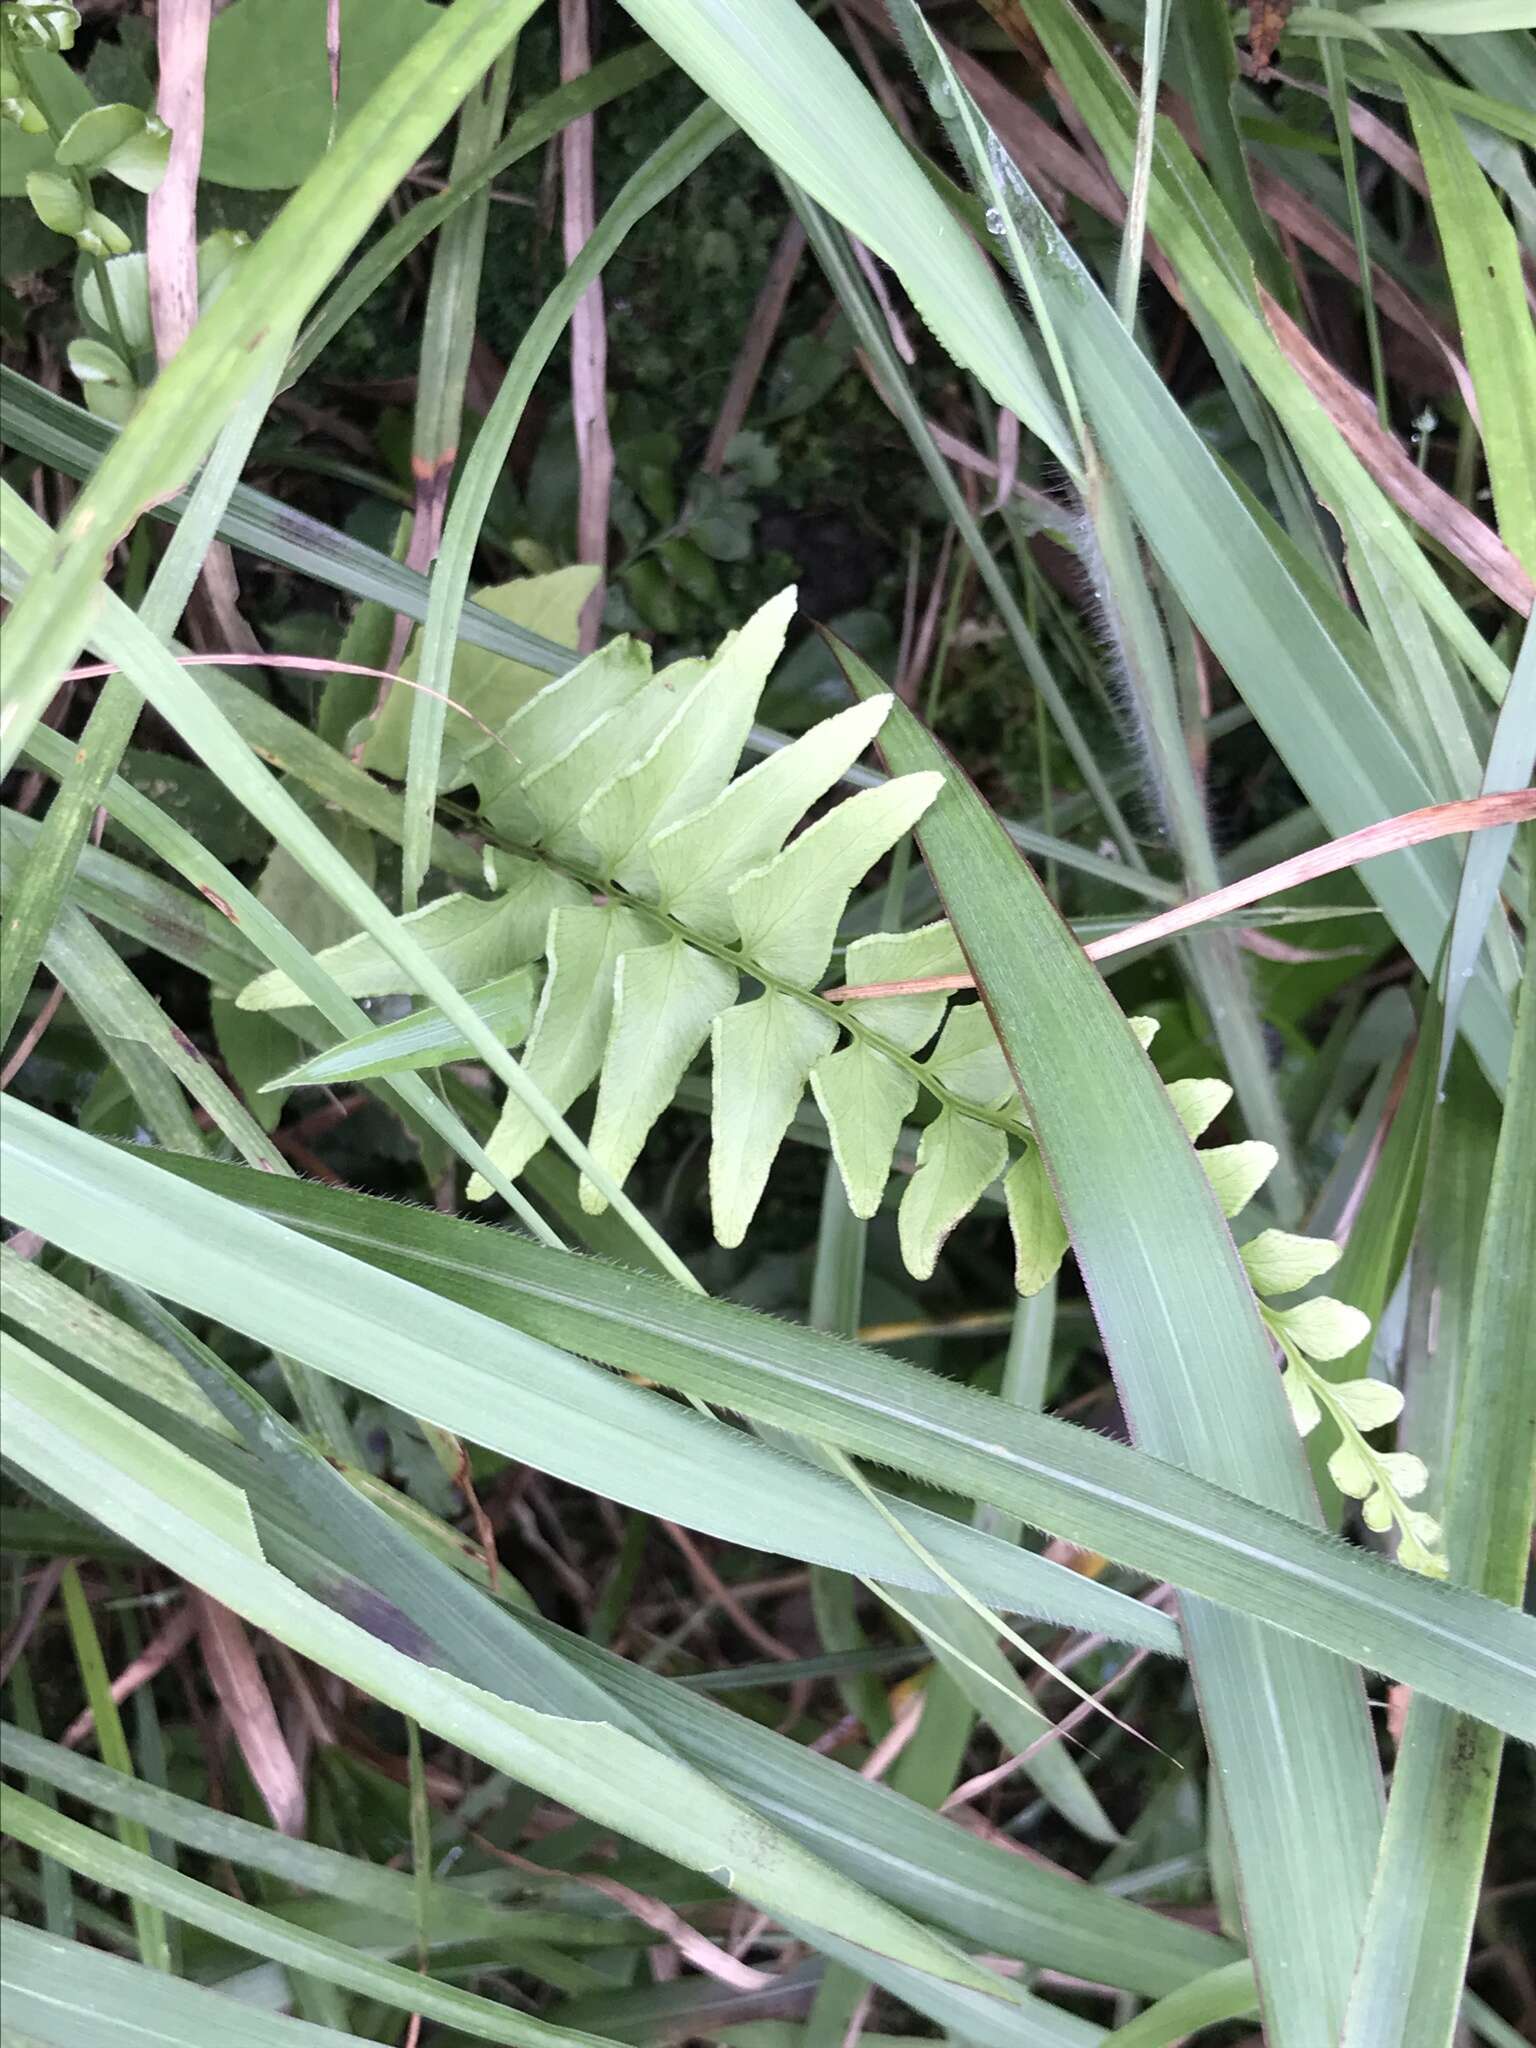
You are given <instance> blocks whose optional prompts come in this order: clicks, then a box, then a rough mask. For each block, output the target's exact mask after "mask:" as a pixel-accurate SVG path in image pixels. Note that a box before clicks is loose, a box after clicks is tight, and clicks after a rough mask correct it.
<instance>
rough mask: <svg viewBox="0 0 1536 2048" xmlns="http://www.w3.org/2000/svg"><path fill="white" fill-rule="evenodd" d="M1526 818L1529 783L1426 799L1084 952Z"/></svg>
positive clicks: (943, 981) (937, 978)
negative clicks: (1452, 798)
mask: <svg viewBox="0 0 1536 2048" xmlns="http://www.w3.org/2000/svg"><path fill="white" fill-rule="evenodd" d="M1533 818H1536V790H1530V789H1516V790H1510V791H1507V792H1504V793H1501V794H1495V795H1490V796H1473V797H1466V798H1464V799H1462V800H1461V801H1459V802H1457V803H1452V804H1429V805H1427V806H1426V807H1425V808H1424V809H1423V810H1421V811H1405V812H1404V813H1403V814H1402V816H1401V817H1397V818H1383V819H1382V821H1381V823H1380V824H1378V825H1366V826H1364V827H1363V828H1362V829H1361V830H1360V831H1359V832H1346V833H1345V835H1344V837H1343V838H1342V839H1330V840H1329V841H1328V843H1327V845H1326V846H1314V847H1312V848H1311V849H1310V850H1309V851H1308V852H1306V853H1298V854H1295V855H1293V856H1292V858H1291V859H1290V860H1282V861H1277V862H1276V863H1275V865H1274V866H1273V867H1268V868H1260V869H1259V871H1258V873H1257V874H1253V875H1245V876H1244V877H1243V879H1242V880H1241V881H1240V882H1230V883H1228V885H1227V887H1226V888H1224V889H1213V890H1212V891H1211V892H1210V894H1209V895H1208V896H1197V897H1195V898H1194V900H1193V901H1192V902H1189V903H1179V904H1175V906H1174V907H1173V909H1172V910H1165V911H1163V912H1162V913H1161V914H1160V915H1159V916H1157V917H1148V918H1143V919H1142V921H1141V922H1140V923H1139V924H1133V925H1127V927H1126V928H1125V930H1124V931H1119V932H1110V933H1109V934H1108V935H1107V936H1106V937H1105V938H1102V939H1094V940H1092V941H1091V942H1090V944H1089V945H1087V946H1085V947H1084V949H1083V950H1084V951H1085V952H1086V953H1087V955H1088V958H1089V959H1090V960H1110V959H1113V958H1114V956H1115V955H1116V954H1117V953H1131V952H1134V951H1135V950H1136V948H1137V947H1138V946H1150V945H1151V944H1152V943H1153V942H1154V941H1155V940H1158V939H1169V938H1173V937H1174V936H1175V935H1176V934H1177V933H1179V932H1187V931H1192V930H1194V928H1195V927H1196V926H1197V925H1202V924H1209V923H1210V921H1211V919H1212V918H1213V917H1225V916H1226V915H1227V914H1228V912H1229V911H1233V910H1246V909H1247V908H1248V906H1249V905H1250V904H1253V903H1260V902H1262V901H1263V899H1264V898H1265V897H1266V896H1278V895H1280V894H1282V893H1283V892H1284V891H1285V890H1287V889H1297V888H1300V886H1301V884H1302V883H1303V882H1314V881H1316V880H1317V879H1318V877H1319V876H1321V875H1334V874H1337V873H1338V872H1339V870H1340V869H1341V868H1352V867H1355V866H1358V864H1359V863H1360V862H1361V861H1365V860H1380V859H1381V858H1382V856H1383V855H1384V854H1389V853H1401V852H1402V851H1403V849H1404V847H1407V846H1421V845H1423V843H1424V842H1425V841H1426V840H1428V839H1444V838H1446V837H1447V836H1448V835H1449V834H1451V833H1453V832H1483V831H1486V830H1487V829H1488V827H1489V826H1490V825H1521V824H1527V823H1529V821H1530V820H1531V819H1533ZM975 986H976V983H975V980H974V979H973V977H972V976H971V975H969V974H937V975H933V976H931V977H929V978H928V979H926V980H921V981H877V982H867V983H861V984H859V985H858V986H856V987H850V988H833V989H827V990H826V991H825V994H826V997H827V1000H828V1001H829V1002H836V1003H846V1002H851V1001H853V1000H854V999H855V998H857V999H858V1000H859V1001H860V1002H862V1001H864V1000H865V999H866V998H868V997H872V996H909V995H921V994H923V993H925V992H927V991H929V990H935V989H944V988H955V989H958V988H974V987H975Z"/></svg>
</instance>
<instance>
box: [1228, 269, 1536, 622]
mask: <svg viewBox="0 0 1536 2048" xmlns="http://www.w3.org/2000/svg"><path fill="white" fill-rule="evenodd" d="M1261 296H1262V298H1263V304H1264V314H1265V317H1266V319H1267V320H1268V321H1269V325H1270V330H1271V332H1272V333H1273V335H1274V337H1275V339H1276V341H1278V342H1279V344H1280V346H1281V348H1282V349H1284V351H1285V353H1286V355H1287V356H1288V357H1289V359H1290V360H1291V362H1292V363H1293V364H1294V365H1295V367H1296V368H1297V369H1298V370H1299V371H1300V372H1301V374H1302V376H1303V377H1304V378H1305V379H1306V381H1307V385H1308V387H1309V388H1310V390H1311V392H1312V394H1313V396H1314V397H1315V398H1316V399H1317V400H1318V402H1319V404H1321V405H1322V406H1323V407H1324V409H1325V410H1326V411H1327V414H1328V417H1329V418H1330V419H1331V420H1332V421H1333V423H1334V425H1335V426H1336V427H1337V428H1338V430H1339V432H1340V433H1341V434H1342V435H1343V436H1344V439H1345V440H1346V441H1347V442H1348V443H1349V445H1350V447H1351V448H1352V449H1353V450H1354V452H1355V454H1356V455H1357V456H1358V457H1359V458H1360V461H1361V463H1362V465H1363V466H1364V468H1365V469H1366V470H1367V471H1368V472H1369V474H1370V475H1371V476H1372V477H1374V478H1375V480H1376V482H1377V483H1378V484H1380V486H1381V488H1382V489H1383V490H1384V491H1385V492H1386V494H1387V496H1388V497H1389V498H1390V499H1391V500H1392V502H1393V503H1394V504H1395V505H1397V506H1398V507H1399V509H1400V510H1402V511H1404V512H1406V513H1407V515H1408V517H1409V518H1410V519H1412V520H1413V521H1414V523H1415V524H1416V525H1418V526H1420V527H1422V528H1423V529H1424V531H1425V532H1426V533H1428V534H1431V535H1433V537H1434V538H1435V539H1436V540H1438V541H1439V542H1440V544H1441V546H1442V547H1443V548H1445V549H1446V550H1447V552H1448V553H1450V554H1452V555H1454V556H1455V557H1456V559H1457V561H1458V562H1460V563H1461V564H1462V566H1463V567H1464V568H1466V569H1468V570H1470V571H1471V573H1472V574H1473V575H1474V576H1475V577H1476V578H1477V580H1478V581H1479V583H1481V584H1483V585H1484V586H1485V588H1487V589H1488V590H1491V591H1492V592H1493V594H1494V596H1495V597H1498V598H1500V599H1502V600H1503V602H1504V603H1505V604H1507V605H1512V606H1513V607H1514V609H1515V610H1516V611H1517V612H1519V613H1521V614H1522V616H1524V617H1527V618H1528V617H1529V616H1530V611H1531V606H1532V603H1533V602H1536V584H1533V583H1532V581H1531V579H1530V577H1529V576H1528V575H1527V574H1526V572H1525V570H1524V569H1523V568H1522V567H1521V565H1520V563H1519V562H1518V561H1517V560H1516V558H1515V556H1514V555H1512V554H1511V553H1510V551H1509V549H1508V548H1507V547H1505V545H1504V543H1503V541H1501V540H1500V539H1499V537H1498V535H1497V534H1496V533H1495V532H1494V531H1493V529H1492V527H1490V526H1487V525H1485V524H1484V523H1483V521H1482V520H1481V519H1479V518H1478V517H1477V516H1476V514H1475V513H1472V512H1469V511H1468V510H1467V508H1466V506H1465V505H1463V504H1462V503H1461V502H1460V500H1459V499H1456V498H1453V497H1452V496H1451V494H1450V492H1449V491H1446V490H1442V489H1441V487H1440V485H1439V484H1437V483H1436V482H1435V481H1434V479H1433V478H1432V477H1428V476H1426V475H1425V474H1424V472H1423V471H1422V470H1421V469H1420V468H1419V466H1418V464H1417V463H1416V462H1415V461H1414V460H1413V459H1412V457H1411V456H1410V455H1409V454H1408V452H1407V450H1406V449H1404V448H1402V447H1400V446H1399V445H1398V443H1397V442H1396V441H1395V440H1394V439H1393V438H1392V436H1391V435H1390V434H1386V433H1383V432H1382V429H1381V426H1380V423H1379V422H1378V420H1377V418H1376V408H1375V406H1374V405H1373V404H1372V402H1371V400H1370V399H1369V398H1368V397H1367V396H1366V394H1365V393H1364V392H1363V391H1361V390H1358V389H1357V388H1356V386H1355V385H1353V384H1351V383H1350V381H1349V379H1348V378H1347V377H1345V376H1343V375H1342V374H1341V373H1340V372H1339V371H1338V370H1336V369H1335V368H1334V366H1333V364H1332V363H1330V362H1329V361H1328V358H1327V357H1326V356H1324V355H1323V354H1321V353H1320V351H1319V350H1318V349H1316V348H1314V346H1313V345H1312V343H1311V342H1310V341H1308V339H1307V337H1306V336H1305V335H1304V334H1303V333H1302V331H1301V329H1300V328H1299V327H1298V326H1297V325H1296V323H1295V321H1293V320H1292V319H1291V317H1290V315H1289V314H1288V313H1287V312H1286V311H1285V309H1284V307H1283V306H1280V305H1278V304H1277V303H1276V302H1275V300H1274V299H1272V298H1271V297H1270V296H1269V294H1268V293H1267V292H1263V291H1262V288H1261Z"/></svg>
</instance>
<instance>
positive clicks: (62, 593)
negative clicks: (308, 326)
mask: <svg viewBox="0 0 1536 2048" xmlns="http://www.w3.org/2000/svg"><path fill="white" fill-rule="evenodd" d="M535 4H536V0H454V4H453V5H452V6H451V7H450V8H448V9H447V11H446V12H445V13H444V14H443V15H442V16H441V18H440V19H439V20H437V21H436V22H434V24H433V26H432V27H431V29H430V30H429V31H428V32H427V33H426V34H425V35H423V36H422V37H421V39H420V40H419V41H418V42H417V43H416V44H415V46H414V47H413V48H412V49H411V50H410V51H409V53H408V54H407V55H406V56H405V57H404V58H402V60H401V61H400V63H399V64H398V65H397V66H396V67H395V69H394V70H393V71H392V72H391V73H390V75H389V76H388V78H386V79H385V81H384V83H383V84H382V85H381V86H380V87H379V88H378V90H377V91H376V92H375V93H374V94H373V95H372V97H371V98H370V100H369V101H368V103H367V105H366V106H364V107H363V108H361V109H360V110H359V111H358V113H357V115H356V116H355V117H354V118H353V119H352V120H351V121H350V122H349V123H348V124H347V127H346V129H345V131H344V132H343V133H342V134H341V135H340V136H339V137H338V138H337V141H336V143H335V145H334V146H333V147H332V148H331V149H330V150H329V151H328V153H327V154H326V156H325V157H324V158H323V159H322V160H321V162H320V163H319V164H318V165H317V166H316V168H315V169H314V171H312V172H311V173H310V175H309V177H308V178H306V179H305V181H304V183H303V185H302V186H301V187H300V188H299V190H298V191H297V192H296V193H295V194H294V196H293V198H292V199H291V200H290V201H289V202H288V204H287V205H286V206H285V207H284V208H283V211H282V212H281V214H279V216H278V218H277V219H276V221H274V222H273V224H272V226H271V227H270V228H269V229H268V230H267V232H266V233H265V234H264V235H263V236H262V238H261V240H260V242H259V243H258V244H257V245H256V247H255V249H254V251H253V252H252V255H251V258H250V260H249V261H248V262H247V263H244V264H242V266H241V268H240V271H239V274H238V275H237V276H236V277H235V279H234V281H233V282H232V284H231V285H230V287H229V289H228V290H227V291H226V292H224V293H223V295H222V296H221V297H220V298H219V299H218V301H217V303H216V304H214V305H213V306H212V307H211V308H210V310H209V311H208V313H207V314H206V315H205V316H204V318H202V319H201V320H199V321H198V323H197V325H196V327H195V328H194V329H193V330H192V333H191V334H190V336H189V337H188V338H187V341H186V342H185V344H184V345H183V346H182V347H181V348H180V349H179V350H178V351H177V353H176V357H175V359H174V361H173V362H171V363H170V364H168V365H167V367H166V368H165V369H164V370H163V371H162V373H161V375H160V377H159V378H158V379H157V381H156V383H155V385H154V388H153V389H152V390H151V391H150V392H149V393H148V395H147V396H146V398H145V400H144V403H143V405H142V406H141V407H140V409H139V411H138V412H137V413H136V414H135V416H134V419H133V421H132V423H131V424H130V425H129V426H128V427H127V428H125V430H124V432H123V434H122V436H121V438H120V439H119V440H118V441H117V442H116V444H115V445H114V447H113V448H112V451H111V453H110V454H109V455H108V457H107V459H106V461H105V462H104V463H103V464H102V466H101V468H100V469H99V470H98V471H97V473H96V475H95V476H94V477H93V478H92V480H91V482H90V484H89V485H88V486H87V487H86V490H85V491H84V493H83V494H82V495H81V497H80V498H79V499H78V501H77V502H76V503H75V505H74V506H73V507H72V508H71V511H70V514H69V518H68V520H67V522H66V525H65V527H64V530H63V532H62V534H61V536H60V545H59V546H58V547H57V548H55V549H54V550H53V551H51V553H50V555H49V558H48V561H47V563H46V565H45V566H43V567H42V568H41V570H40V572H39V574H38V575H37V577H36V578H35V580H34V581H33V582H32V583H31V584H30V585H29V587H28V589H27V591H26V593H25V594H24V595H23V596H22V597H21V598H20V599H19V600H18V602H17V604H16V606H15V609H14V610H13V611H12V613H11V616H10V618H9V619H8V620H7V621H6V623H5V627H4V629H3V637H4V642H5V649H6V671H5V682H4V687H3V697H4V704H3V709H0V771H3V770H6V769H9V768H10V766H11V765H12V763H13V762H14V760H15V758H16V755H17V753H18V752H19V750H20V747H21V744H22V742H23V740H24V739H25V738H26V736H27V734H28V732H29V731H30V730H31V727H32V724H33V722H34V720H36V719H37V718H38V717H39V716H40V715H41V712H42V710H43V707H44V705H45V704H46V703H47V701H48V698H49V696H50V695H51V694H52V691H53V688H54V685H55V684H56V683H57V681H58V679H59V676H60V675H61V674H62V673H63V671H64V669H65V668H66V667H68V665H69V662H70V660H71V658H72V656H73V655H74V653H75V652H76V650H77V649H78V647H79V646H80V643H81V640H82V639H83V638H84V635H85V628H86V627H87V626H88V624H89V621H90V619H91V617H92V615H93V613H94V611H95V609H96V606H97V604H98V602H99V594H100V590H101V582H100V579H101V574H102V569H103V566H104V563H105V560H106V555H107V551H108V550H109V548H110V547H111V546H112V544H113V543H114V542H115V541H116V540H117V538H118V537H119V536H120V535H121V534H122V533H124V532H125V531H126V530H127V529H128V527H129V526H131V525H132V524H133V522H134V520H135V519H137V518H138V516H139V514H140V513H141V511H142V510H143V508H144V507H145V505H147V504H148V503H150V502H151V501H152V500H153V499H154V498H156V497H159V496H163V495H165V494H167V493H169V492H171V491H174V490H176V489H178V488H180V486H181V485H183V484H184V483H185V482H186V480H187V477H188V475H189V474H190V472H191V471H192V469H193V468H194V467H195V466H196V464H197V463H198V462H199V461H200V460H201V458H202V456H203V455H204V454H205V453H206V451H207V449H208V447H209V445H210V443H211V442H212V440H213V438H214V436H215V434H217V432H218V430H219V429H220V427H221V426H222V425H223V424H224V422H225V420H226V419H228V418H229V417H230V416H231V414H232V413H233V412H234V410H235V408H236V407H237V406H238V405H239V403H240V401H241V399H242V398H243V397H244V396H245V394H246V392H247V391H249V390H250V389H251V388H252V387H253V386H254V385H255V384H256V383H258V381H259V380H260V379H261V378H263V377H264V376H270V375H271V374H272V373H273V372H274V371H275V370H276V368H277V367H278V365H279V364H280V362H281V360H282V358H283V356H284V355H285V354H286V346H285V337H286V336H287V335H289V334H291V333H292V331H293V330H294V329H295V328H296V327H297V325H298V323H299V321H300V320H301V319H302V318H303V316H304V314H305V312H306V311H307V310H308V308H309V306H310V304H311V303H312V302H313V300H314V299H315V297H316V296H317V295H318V293H319V292H320V290H321V288H322V287H323V286H324V284H325V283H326V281H327V279H328V278H330V277H331V276H332V275H333V274H334V273H335V271H336V270H337V269H339V268H340V266H341V264H342V263H343V262H344V261H345V259H346V257H347V255H348V254H349V253H350V251H351V250H352V248H353V247H354V246H355V244H356V243H357V241H358V240H359V239H360V238H361V236H362V234H363V233H364V231H365V230H366V228H367V226H368V223H369V222H370V221H371V220H372V218H373V216H374V215H375V214H376V213H377V212H378V210H379V208H380V207H381V206H382V205H383V204H384V202H385V200H386V199H387V198H388V197H389V195H390V193H391V192H392V191H393V190H394V187H395V185H396V184H397V183H398V181H399V179H400V177H401V175H402V174H403V173H404V172H405V171H406V170H407V169H409V167H410V165H411V164H412V163H413V162H414V161H415V159H416V158H417V157H418V156H419V155H420V154H421V152H422V150H423V149H424V148H425V147H426V145H427V144H428V143H429V142H430V141H431V140H432V138H433V137H434V136H435V135H436V134H437V133H438V131H439V129H440V128H441V127H442V126H443V124H444V122H445V121H446V120H447V119H448V117H449V115H450V114H451V113H452V112H453V110H454V108H455V107H456V106H457V105H458V104H459V102H460V101H461V100H462V99H463V98H464V97H465V95H466V94H467V93H468V92H469V90H470V88H471V86H472V85H473V84H474V82H475V80H476V79H477V78H479V77H481V76H482V74H483V73H484V72H485V71H486V70H487V69H488V67H489V66H490V65H491V64H492V63H493V62H494V61H495V59H496V57H497V56H498V55H499V54H500V52H501V51H502V49H503V48H505V46H506V44H507V43H508V41H510V39H511V38H512V36H513V35H514V34H515V33H516V32H517V30H518V29H519V28H520V27H521V26H522V24H523V22H524V21H525V20H526V19H527V17H528V16H529V15H530V14H531V13H532V12H533V9H534V6H535Z"/></svg>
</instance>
